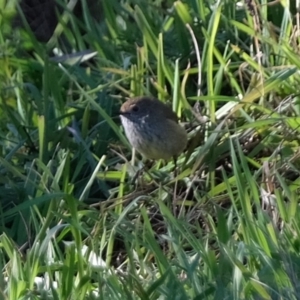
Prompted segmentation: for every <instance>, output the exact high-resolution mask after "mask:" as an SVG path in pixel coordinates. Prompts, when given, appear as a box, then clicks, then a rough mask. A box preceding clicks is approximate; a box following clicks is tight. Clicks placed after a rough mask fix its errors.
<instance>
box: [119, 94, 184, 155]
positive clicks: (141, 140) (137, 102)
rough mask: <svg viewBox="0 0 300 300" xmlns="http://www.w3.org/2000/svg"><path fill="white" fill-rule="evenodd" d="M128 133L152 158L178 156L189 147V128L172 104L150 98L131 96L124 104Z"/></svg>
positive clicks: (145, 153) (133, 142) (125, 125)
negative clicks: (185, 127)
mask: <svg viewBox="0 0 300 300" xmlns="http://www.w3.org/2000/svg"><path fill="white" fill-rule="evenodd" d="M120 117H121V121H122V124H123V127H124V129H125V133H126V136H127V138H128V140H129V142H130V144H131V145H132V147H134V148H135V149H136V150H137V151H139V152H140V153H141V154H142V155H143V156H145V157H147V158H150V159H164V160H169V159H170V158H172V157H173V158H174V157H177V156H178V155H179V154H180V153H181V152H182V151H183V150H184V149H185V147H186V144H187V134H186V131H185V130H184V129H183V128H182V127H181V126H180V125H179V124H178V118H177V116H176V114H175V113H174V112H173V111H172V109H171V108H170V107H168V106H167V105H166V104H164V103H162V102H161V101H159V100H157V99H155V98H150V97H136V98H132V99H130V100H128V101H126V102H125V103H123V105H122V106H121V110H120Z"/></svg>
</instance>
